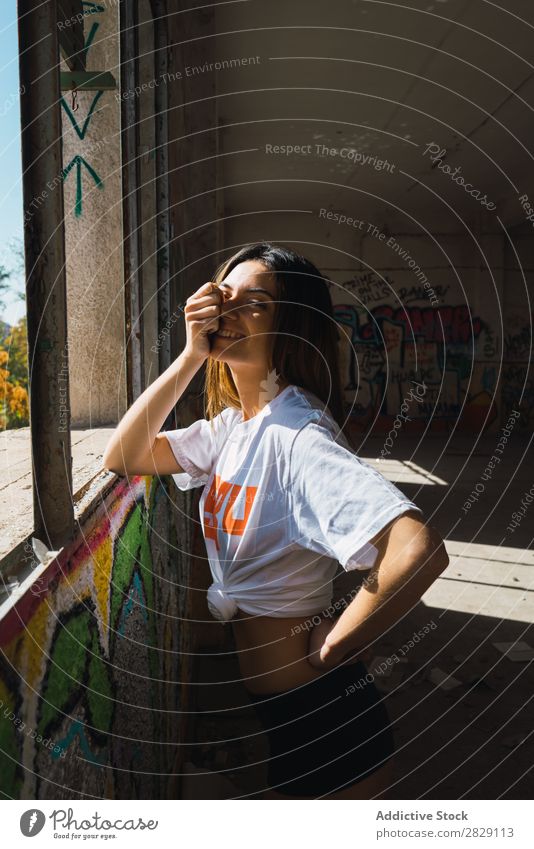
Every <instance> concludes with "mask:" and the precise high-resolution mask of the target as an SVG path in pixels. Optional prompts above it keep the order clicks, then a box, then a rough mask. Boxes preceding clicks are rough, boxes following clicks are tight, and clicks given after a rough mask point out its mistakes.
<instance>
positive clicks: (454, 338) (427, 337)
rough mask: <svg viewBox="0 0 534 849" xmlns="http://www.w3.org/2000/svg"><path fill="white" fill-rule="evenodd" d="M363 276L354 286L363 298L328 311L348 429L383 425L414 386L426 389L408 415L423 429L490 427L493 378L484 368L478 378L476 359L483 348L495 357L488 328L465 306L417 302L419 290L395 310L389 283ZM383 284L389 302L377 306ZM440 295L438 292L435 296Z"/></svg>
mask: <svg viewBox="0 0 534 849" xmlns="http://www.w3.org/2000/svg"><path fill="white" fill-rule="evenodd" d="M366 277H367V278H369V279H366V280H365V281H364V288H363V290H362V288H361V286H360V287H359V288H358V297H359V298H360V299H361V300H358V299H355V301H353V302H352V303H337V304H335V305H334V315H335V318H336V321H337V322H338V324H339V325H340V326H341V328H342V329H343V331H344V333H342V336H343V337H344V341H343V343H342V374H343V380H344V389H345V394H346V399H347V401H348V402H349V403H350V405H351V408H352V417H353V424H355V425H356V426H357V427H358V426H359V427H360V428H364V427H366V426H367V425H368V424H370V423H371V422H376V423H377V424H378V426H387V424H388V423H389V421H390V420H391V418H394V417H395V416H396V415H397V413H398V411H399V407H400V405H401V404H402V399H403V398H405V397H406V396H407V395H408V394H409V391H410V389H411V388H412V387H413V382H414V381H417V382H419V383H424V384H425V386H426V391H425V397H424V400H423V402H422V403H421V404H418V405H417V410H416V411H415V410H414V416H413V418H414V419H416V418H417V419H419V421H420V422H421V423H425V424H426V423H427V422H430V423H431V426H438V427H440V428H441V427H443V426H445V427H449V426H451V425H452V424H454V423H456V422H457V421H458V418H459V417H461V424H465V426H466V427H469V428H472V427H484V426H488V425H489V424H491V422H492V421H494V419H495V417H496V409H495V404H494V401H493V395H494V390H495V382H496V373H495V369H494V367H493V366H491V364H489V363H487V364H486V366H485V368H484V369H483V370H482V372H481V371H480V359H481V357H480V356H477V353H476V352H480V351H481V346H482V348H485V349H486V353H487V356H486V357H485V358H486V359H490V358H493V357H495V353H496V348H497V344H496V340H495V337H494V335H493V333H492V331H491V329H490V328H489V326H488V325H487V324H486V323H485V322H483V321H482V320H481V318H479V317H478V316H476V315H473V314H472V313H471V311H470V310H469V307H468V306H467V305H466V304H443V305H440V306H437V307H436V306H430V305H429V303H428V299H425V300H424V301H423V302H420V301H419V300H418V298H419V296H420V293H418V292H417V291H416V289H417V287H412V289H413V291H412V292H406V293H405V295H406V299H405V300H403V301H401V302H400V305H399V302H397V304H396V305H392V300H393V299H392V298H391V291H392V290H391V288H390V285H391V281H386V283H385V284H384V281H378V280H377V279H376V278H374V277H373V275H366ZM384 285H385V286H386V289H387V290H388V291H389V296H390V297H389V302H384V300H381V301H379V297H382V298H383V297H384V294H385V290H384ZM435 288H436V289H438V288H440V287H435ZM446 289H447V287H441V288H440V292H439V294H440V295H441V296H443V294H444V291H446ZM369 296H370V298H371V303H370V302H369ZM475 361H477V363H476V365H475ZM475 376H476V379H474V377H475Z"/></svg>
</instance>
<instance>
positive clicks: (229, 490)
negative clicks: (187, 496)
mask: <svg viewBox="0 0 534 849" xmlns="http://www.w3.org/2000/svg"><path fill="white" fill-rule="evenodd" d="M242 489H243V487H242V486H241V484H238V483H231V482H230V481H223V480H222V478H220V477H219V475H215V476H214V478H213V481H212V483H211V486H210V488H209V490H208V493H207V495H206V500H205V502H204V533H205V536H206V539H212V540H214V542H215V545H216V547H217V549H219V540H218V531H219V529H221V530H222V531H223V532H224V533H227V534H233V535H234V536H243V534H244V532H245V528H246V526H247V522H248V517H249V515H250V511H251V509H252V505H253V504H254V499H255V498H256V493H257V491H258V487H257V486H246V487H245V515H244V516H243V517H242V518H241V519H239V518H237V517H236V516H234V513H233V508H234V504H235V501H236V499H237V498H238V496H239V493H240V492H241V490H242ZM221 513H222V517H221Z"/></svg>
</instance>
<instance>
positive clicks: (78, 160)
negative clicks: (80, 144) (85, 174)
mask: <svg viewBox="0 0 534 849" xmlns="http://www.w3.org/2000/svg"><path fill="white" fill-rule="evenodd" d="M75 165H76V204H75V206H74V214H75V216H76V217H77V218H79V217H80V215H81V214H82V188H83V186H82V165H85V167H86V168H87V170H88V171H89V173H90V175H91V177H92V178H93V180H94V181H95V183H96V185H97V186H98V188H99V189H102V188H103V186H104V184H103V182H102V180H101V179H100V177H99V176H98V174H97V173H96V171H95V170H94V168H91V166H90V165H89V163H88V162H86V161H85V159H84V158H83V156H80V155H79V154H77V155H76V156H75V157H74V158H73V159H72V160H71V161H70V162H69V164H68V165H67V167H66V168H64V169H63V172H62V175H61V176H62V178H63V182H65V180H66V178H67V177H68V175H69V174H70V172H71V171H72V169H73V168H74V166H75Z"/></svg>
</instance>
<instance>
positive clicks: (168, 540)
mask: <svg viewBox="0 0 534 849" xmlns="http://www.w3.org/2000/svg"><path fill="white" fill-rule="evenodd" d="M169 480H170V479H165V478H135V479H134V480H132V481H130V482H129V483H128V484H127V483H126V482H122V481H121V482H120V483H119V484H118V485H117V486H116V488H115V491H114V496H115V497H114V501H113V502H112V504H111V505H108V507H107V512H106V513H105V514H104V515H103V516H102V518H101V521H100V522H99V523H97V525H96V527H95V528H94V530H93V531H92V532H91V533H90V534H89V535H88V536H87V538H86V539H84V540H83V542H82V541H81V539H80V544H79V546H78V548H77V549H76V550H75V551H74V552H73V553H72V554H71V555H70V557H69V558H68V560H67V561H66V562H65V561H64V559H63V560H62V559H61V555H59V556H58V558H56V560H54V561H53V562H52V563H51V564H50V566H49V567H48V568H47V570H46V571H45V573H44V574H43V575H42V576H41V579H40V580H39V581H38V582H37V583H36V584H34V586H33V587H32V588H31V589H30V590H28V592H27V593H26V594H25V595H24V596H23V598H22V599H20V601H19V602H18V603H17V604H16V606H15V607H14V608H13V609H12V610H11V611H10V612H9V613H8V614H7V615H6V616H5V618H4V619H3V620H2V630H1V633H2V642H1V649H2V653H1V655H0V658H1V659H0V700H1V706H0V750H1V752H2V754H1V755H0V758H1V760H2V766H1V769H0V790H1V791H2V793H3V794H4V796H7V797H10V798H25V799H45V798H54V799H56V798H78V797H81V798H91V797H95V798H123V799H124V798H166V797H167V795H168V793H167V782H168V780H169V778H168V776H169V775H171V774H172V773H173V771H175V770H176V767H175V757H176V748H175V747H176V746H177V744H178V743H179V742H180V735H181V733H182V727H183V721H182V720H181V717H180V707H181V697H182V688H181V686H180V683H179V682H182V681H184V680H185V681H187V680H188V675H189V671H188V668H187V663H184V661H183V656H182V654H181V653H182V652H187V651H188V649H189V646H188V639H189V637H188V632H187V629H183V628H181V627H180V624H181V622H182V620H183V618H184V617H185V614H186V605H187V603H188V599H187V593H186V591H185V589H182V588H185V587H187V585H188V583H189V581H188V580H187V576H186V574H185V572H186V571H187V569H188V565H187V559H186V558H185V557H182V556H180V555H179V554H178V551H179V549H178V547H177V546H176V547H174V546H173V544H172V540H173V537H174V540H175V539H176V532H175V530H174V527H175V521H176V515H173V512H172V509H171V507H170V505H171V503H172V501H173V499H172V498H171V497H170V496H169V492H168V490H167V487H168V486H169V485H170V484H169ZM158 577H159V580H157V578H158ZM43 579H44V580H43ZM32 590H33V592H32Z"/></svg>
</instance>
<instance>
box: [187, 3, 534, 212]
mask: <svg viewBox="0 0 534 849" xmlns="http://www.w3.org/2000/svg"><path fill="white" fill-rule="evenodd" d="M503 3H504V0H503ZM522 19H523V20H522ZM215 29H216V35H215V36H213V37H210V38H207V39H205V40H202V44H199V61H202V59H201V57H202V56H203V55H204V53H206V58H209V59H210V60H211V61H215V60H219V61H222V60H225V59H226V60H231V59H242V58H243V57H258V59H257V60H256V63H255V64H251V63H250V62H249V63H248V64H243V65H241V67H238V68H223V69H222V70H220V71H219V72H218V73H217V83H216V85H217V104H218V107H217V108H218V124H219V127H220V131H219V153H220V154H221V155H220V156H219V176H218V184H219V185H220V186H225V187H228V188H225V189H224V208H225V212H226V214H240V213H246V212H251V211H254V210H259V209H277V208H281V207H283V208H284V209H285V208H295V209H299V208H302V209H310V207H312V208H315V209H316V208H317V207H330V208H332V209H333V208H335V209H344V208H346V209H347V212H348V213H349V214H357V213H358V211H361V210H362V209H363V208H365V211H366V214H367V215H368V214H369V212H370V211H372V212H373V213H374V214H376V215H377V216H381V217H383V218H384V219H386V218H388V217H393V218H394V219H395V218H396V217H397V216H398V217H399V218H400V219H405V220H406V221H410V220H411V218H412V217H413V218H414V219H416V220H417V221H421V220H425V221H428V216H433V218H434V219H435V220H436V221H438V220H441V219H444V220H445V219H447V218H448V219H451V218H452V219H453V220H455V219H457V220H458V221H460V219H462V220H471V219H473V218H475V217H476V216H477V214H480V211H481V209H482V206H481V203H480V202H479V201H478V200H475V199H473V198H472V197H470V196H469V195H468V194H467V193H466V191H465V190H464V189H463V188H462V187H461V186H458V185H457V184H456V183H454V182H453V181H452V180H451V177H450V176H447V175H446V174H444V173H443V171H442V170H440V168H439V167H438V163H435V164H434V166H433V163H432V161H431V160H430V154H429V153H427V154H425V150H426V149H427V146H428V145H429V144H430V143H435V144H436V145H437V146H438V147H439V148H440V149H445V150H446V151H447V153H446V157H444V158H443V159H442V160H441V161H442V162H444V163H446V164H448V165H449V166H450V167H451V168H452V169H453V170H454V169H456V168H457V167H459V168H460V169H461V170H459V171H457V172H456V173H457V174H459V175H462V176H464V178H465V180H466V182H469V183H470V184H471V185H472V186H473V188H474V189H476V190H478V191H479V192H480V195H481V196H482V195H486V196H487V199H488V201H493V202H495V204H496V205H497V214H499V215H500V216H501V217H502V219H503V220H504V221H505V223H507V224H513V223H519V222H520V221H522V220H524V216H523V214H522V210H521V206H520V203H519V200H518V195H521V194H523V193H525V192H526V193H527V194H530V195H531V196H532V197H534V145H533V143H532V142H533V137H534V6H533V4H532V2H530V0H529V2H527V1H526V0H525V1H524V2H523V0H510V2H507V4H506V9H504V7H503V8H502V9H501V8H500V7H499V5H498V4H497V3H493V2H490V0H435V2H420V0H411V2H409V3H393V2H384V0H358V2H356V1H355V0H354V1H353V2H351V0H331V2H323V0H321V1H320V2H318V1H316V0H312V2H310V0H307V2H306V0H296V1H295V0H291V2H288V0H286V2H282V0H275V2H268V3H267V2H259V0H244V2H229V3H220V4H219V5H218V6H217V10H216V18H215ZM266 145H273V146H274V145H293V146H296V145H310V146H311V147H310V148H309V149H308V150H309V152H307V153H305V154H301V153H292V154H282V153H274V152H271V153H268V152H266ZM316 145H325V146H326V147H328V148H329V149H331V148H335V149H336V151H337V153H334V154H333V155H329V154H325V152H324V150H323V149H322V148H321V151H322V152H318V151H317V148H316ZM342 148H348V149H351V150H353V151H354V154H353V155H354V156H356V155H358V157H359V162H358V161H354V160H351V159H350V158H349V157H348V156H347V155H345V156H342V155H341V152H340V151H341V149H342ZM365 155H366V156H368V157H376V159H377V160H385V161H387V163H388V164H389V168H383V169H382V170H377V168H376V167H373V164H372V163H370V162H369V160H367V161H366V163H365V164H364V163H362V160H363V156H365ZM235 184H243V185H241V187H236V188H229V187H231V186H233V185H235ZM460 226H461V225H460Z"/></svg>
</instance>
